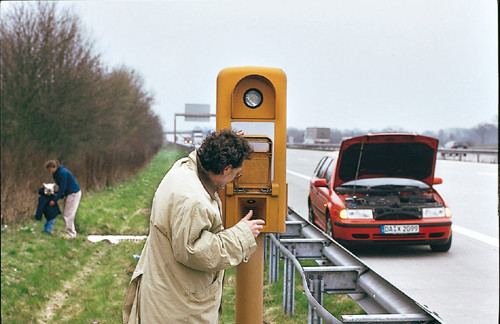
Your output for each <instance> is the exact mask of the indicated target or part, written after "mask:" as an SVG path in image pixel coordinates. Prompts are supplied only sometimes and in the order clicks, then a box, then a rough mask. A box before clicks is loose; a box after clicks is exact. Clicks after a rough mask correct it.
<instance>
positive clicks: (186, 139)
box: [184, 136, 193, 144]
mask: <svg viewBox="0 0 500 324" xmlns="http://www.w3.org/2000/svg"><path fill="white" fill-rule="evenodd" d="M184 144H193V140H192V139H191V137H189V136H186V137H184Z"/></svg>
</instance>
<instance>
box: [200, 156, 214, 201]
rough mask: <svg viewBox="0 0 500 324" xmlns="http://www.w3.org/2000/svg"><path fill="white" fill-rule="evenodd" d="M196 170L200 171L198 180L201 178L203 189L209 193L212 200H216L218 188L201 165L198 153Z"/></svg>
mask: <svg viewBox="0 0 500 324" xmlns="http://www.w3.org/2000/svg"><path fill="white" fill-rule="evenodd" d="M196 168H197V169H198V178H200V181H201V183H202V184H203V187H204V188H205V190H206V191H207V192H208V194H209V195H210V197H212V199H214V200H216V198H215V193H216V192H217V188H216V187H215V184H214V183H213V181H212V179H210V176H209V175H208V171H207V170H205V168H204V167H203V166H202V165H201V162H200V159H199V158H198V153H196Z"/></svg>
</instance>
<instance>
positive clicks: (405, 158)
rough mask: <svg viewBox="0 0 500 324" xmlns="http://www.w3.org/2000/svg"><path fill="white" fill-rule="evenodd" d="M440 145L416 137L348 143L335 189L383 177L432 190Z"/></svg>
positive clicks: (374, 137)
mask: <svg viewBox="0 0 500 324" xmlns="http://www.w3.org/2000/svg"><path fill="white" fill-rule="evenodd" d="M438 142H439V141H438V140H437V139H435V138H432V137H427V136H421V135H415V134H375V135H363V136H358V137H353V138H350V139H347V140H344V141H343V142H342V143H341V145H340V150H339V156H338V161H337V171H336V173H335V181H334V183H333V187H334V188H337V187H338V186H340V185H342V184H343V183H345V182H348V181H352V180H355V179H367V178H381V177H394V178H409V179H416V180H420V181H422V182H424V183H426V184H427V185H429V186H431V187H432V185H433V181H434V168H435V166H436V154H437V148H438ZM358 164H359V170H358ZM356 174H357V175H356Z"/></svg>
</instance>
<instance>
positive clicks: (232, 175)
mask: <svg viewBox="0 0 500 324" xmlns="http://www.w3.org/2000/svg"><path fill="white" fill-rule="evenodd" d="M241 169H243V165H242V166H241V167H239V168H233V166H232V165H229V166H227V167H225V168H224V170H223V171H222V174H221V175H220V178H219V179H218V180H219V181H218V183H216V184H215V185H216V186H217V190H220V189H224V188H225V187H226V185H227V184H228V183H230V182H232V181H233V180H234V179H236V178H239V177H241V176H242V173H241Z"/></svg>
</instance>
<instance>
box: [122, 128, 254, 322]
mask: <svg viewBox="0 0 500 324" xmlns="http://www.w3.org/2000/svg"><path fill="white" fill-rule="evenodd" d="M252 151H253V150H252V148H251V146H250V145H249V144H248V142H247V141H246V139H245V138H243V137H242V136H240V135H239V134H237V133H235V132H233V131H230V130H222V131H220V132H216V133H213V134H212V135H210V136H208V137H207V138H206V139H205V141H204V142H203V143H202V145H201V147H200V148H199V149H198V151H193V152H192V153H191V154H189V156H188V157H186V158H182V159H180V160H179V161H177V162H176V163H175V164H174V166H173V167H172V169H171V170H170V171H169V172H168V173H167V174H166V175H165V177H164V178H163V180H162V182H161V183H160V185H159V187H158V189H157V191H156V193H155V197H154V200H153V207H152V211H151V220H150V230H149V236H148V239H147V241H146V244H145V245H144V248H143V250H142V254H141V257H140V259H139V263H138V264H137V267H136V269H135V271H134V273H133V275H132V279H131V281H130V285H129V288H128V290H127V293H126V296H125V302H124V305H123V322H124V323H147V324H151V323H217V322H218V319H219V311H220V306H221V300H222V282H223V279H224V270H225V269H227V268H230V267H234V266H236V265H238V264H239V263H241V262H246V261H248V258H249V257H250V255H251V254H252V253H253V252H254V251H255V250H256V242H255V238H256V237H257V236H258V235H259V232H260V230H261V229H262V227H263V224H264V222H263V221H262V220H250V218H251V216H252V214H251V212H250V213H249V214H247V215H246V216H245V217H244V218H243V219H242V220H241V221H240V222H239V223H238V224H236V225H235V226H233V227H231V228H229V229H224V228H223V226H222V214H221V200H220V198H219V196H218V194H217V190H218V189H222V188H224V187H225V185H226V184H228V183H229V182H231V181H233V180H234V179H235V178H236V177H238V176H239V175H241V169H242V167H243V162H244V160H246V159H249V158H250V155H251V153H252Z"/></svg>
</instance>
